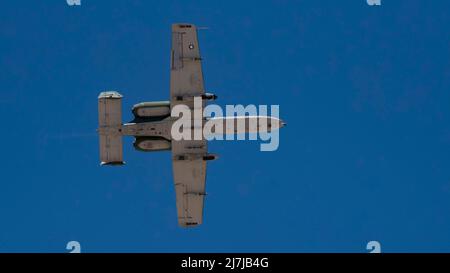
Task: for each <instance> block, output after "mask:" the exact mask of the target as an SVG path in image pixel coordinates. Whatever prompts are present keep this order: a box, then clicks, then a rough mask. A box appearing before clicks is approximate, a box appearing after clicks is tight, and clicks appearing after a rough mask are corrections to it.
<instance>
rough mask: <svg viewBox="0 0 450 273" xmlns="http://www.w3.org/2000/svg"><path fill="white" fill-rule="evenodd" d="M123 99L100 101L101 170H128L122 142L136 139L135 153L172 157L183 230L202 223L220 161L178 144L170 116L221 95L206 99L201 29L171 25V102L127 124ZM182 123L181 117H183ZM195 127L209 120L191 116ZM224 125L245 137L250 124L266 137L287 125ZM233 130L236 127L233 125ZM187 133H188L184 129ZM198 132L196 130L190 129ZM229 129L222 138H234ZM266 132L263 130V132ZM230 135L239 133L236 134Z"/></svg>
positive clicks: (139, 111)
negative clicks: (212, 170)
mask: <svg viewBox="0 0 450 273" xmlns="http://www.w3.org/2000/svg"><path fill="white" fill-rule="evenodd" d="M121 98H122V95H120V94H119V93H118V92H115V91H109V92H102V93H100V95H99V97H98V112H99V129H98V133H99V137H100V143H99V144H100V160H101V164H102V165H123V164H124V162H123V156H122V136H133V137H134V138H135V141H134V147H135V148H136V149H137V150H138V151H163V150H171V151H172V164H173V179H174V184H175V192H176V204H177V214H178V223H179V225H180V226H182V227H189V226H196V225H200V224H201V223H202V218H203V202H204V197H205V194H206V193H205V179H206V162H207V161H208V160H214V159H216V158H217V156H216V155H213V154H209V153H208V149H207V140H206V139H205V138H204V137H203V136H202V137H201V138H200V139H191V140H189V139H180V140H175V139H174V137H173V135H172V133H171V131H172V130H171V128H172V125H173V124H174V122H176V121H177V120H178V119H179V118H178V117H173V115H171V110H172V109H174V107H175V106H177V105H179V104H182V105H185V106H187V107H188V108H189V109H191V110H195V109H194V106H195V103H194V98H201V99H202V102H201V106H202V107H203V106H205V102H207V101H211V100H215V99H216V98H217V96H216V95H213V94H210V93H206V92H205V88H204V86H203V73H202V67H201V58H200V51H199V47H198V39H197V29H196V27H195V26H194V25H192V24H173V25H172V49H171V64H170V101H158V102H143V103H138V104H136V105H134V106H133V108H132V112H133V114H134V120H132V121H131V122H129V123H125V124H122V110H121ZM181 118H182V117H181ZM191 119H192V121H194V124H195V119H200V120H201V122H200V125H201V127H203V126H204V124H205V121H207V120H208V119H211V118H208V117H204V116H203V113H202V112H201V116H195V115H193V116H191ZM213 119H215V122H216V124H217V122H218V121H219V123H220V122H222V123H223V124H224V126H226V127H228V123H227V125H225V123H226V122H225V121H226V120H228V121H230V120H233V121H234V125H235V124H236V121H237V120H239V119H241V120H242V119H244V120H245V122H246V123H245V129H244V130H245V132H246V133H249V132H251V128H250V127H249V126H248V124H249V122H250V121H252V120H253V121H255V120H257V121H258V122H260V121H261V120H264V121H265V122H266V127H265V130H266V131H270V130H276V129H278V128H281V127H283V126H284V125H285V123H284V122H283V121H281V120H280V119H278V118H276V117H269V116H240V117H239V116H238V117H214V118H213ZM231 124H233V122H232V123H231ZM185 129H186V128H185ZM188 129H189V130H194V129H193V127H191V128H188ZM228 129H229V128H225V129H224V130H223V131H222V132H224V133H230V132H229V131H228ZM258 129H259V130H260V131H259V132H261V128H259V127H258ZM231 133H237V132H236V130H234V131H232V132H231Z"/></svg>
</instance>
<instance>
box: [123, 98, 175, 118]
mask: <svg viewBox="0 0 450 273" xmlns="http://www.w3.org/2000/svg"><path fill="white" fill-rule="evenodd" d="M132 112H133V114H134V116H135V117H139V118H155V117H167V116H170V102H169V101H152V102H141V103H138V104H135V105H134V106H133V108H132Z"/></svg>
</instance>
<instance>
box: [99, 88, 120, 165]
mask: <svg viewBox="0 0 450 273" xmlns="http://www.w3.org/2000/svg"><path fill="white" fill-rule="evenodd" d="M98 123H99V130H98V131H99V137H100V142H99V144H100V161H101V164H102V165H123V164H124V162H123V155H122V150H123V149H122V133H121V127H122V95H120V94H119V93H118V92H115V91H110V92H102V93H100V95H99V96H98Z"/></svg>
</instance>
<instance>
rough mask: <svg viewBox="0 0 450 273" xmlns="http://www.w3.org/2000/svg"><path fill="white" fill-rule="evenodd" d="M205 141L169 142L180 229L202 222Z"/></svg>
mask: <svg viewBox="0 0 450 273" xmlns="http://www.w3.org/2000/svg"><path fill="white" fill-rule="evenodd" d="M207 149H208V148H207V142H206V141H205V140H180V141H175V140H172V162H173V178H174V182H175V192H176V200H177V214H178V224H179V225H180V226H183V227H187V226H196V225H200V224H201V223H202V219H203V203H204V198H205V195H206V193H205V180H206V161H205V160H204V159H203V156H204V155H205V154H206V151H207Z"/></svg>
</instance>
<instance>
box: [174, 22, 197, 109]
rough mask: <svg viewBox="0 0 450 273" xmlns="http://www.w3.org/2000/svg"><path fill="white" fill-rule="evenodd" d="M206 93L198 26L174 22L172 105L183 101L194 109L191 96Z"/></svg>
mask: <svg viewBox="0 0 450 273" xmlns="http://www.w3.org/2000/svg"><path fill="white" fill-rule="evenodd" d="M204 93H205V89H204V86H203V73H202V64H201V57H200V50H199V47H198V39H197V28H196V27H195V26H194V25H192V24H173V25H172V50H171V64H170V102H171V107H173V106H174V105H176V104H179V103H183V104H186V105H188V107H190V108H191V109H192V108H193V105H192V101H191V98H192V97H193V96H201V95H203V94H204ZM184 98H187V100H186V99H184Z"/></svg>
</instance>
